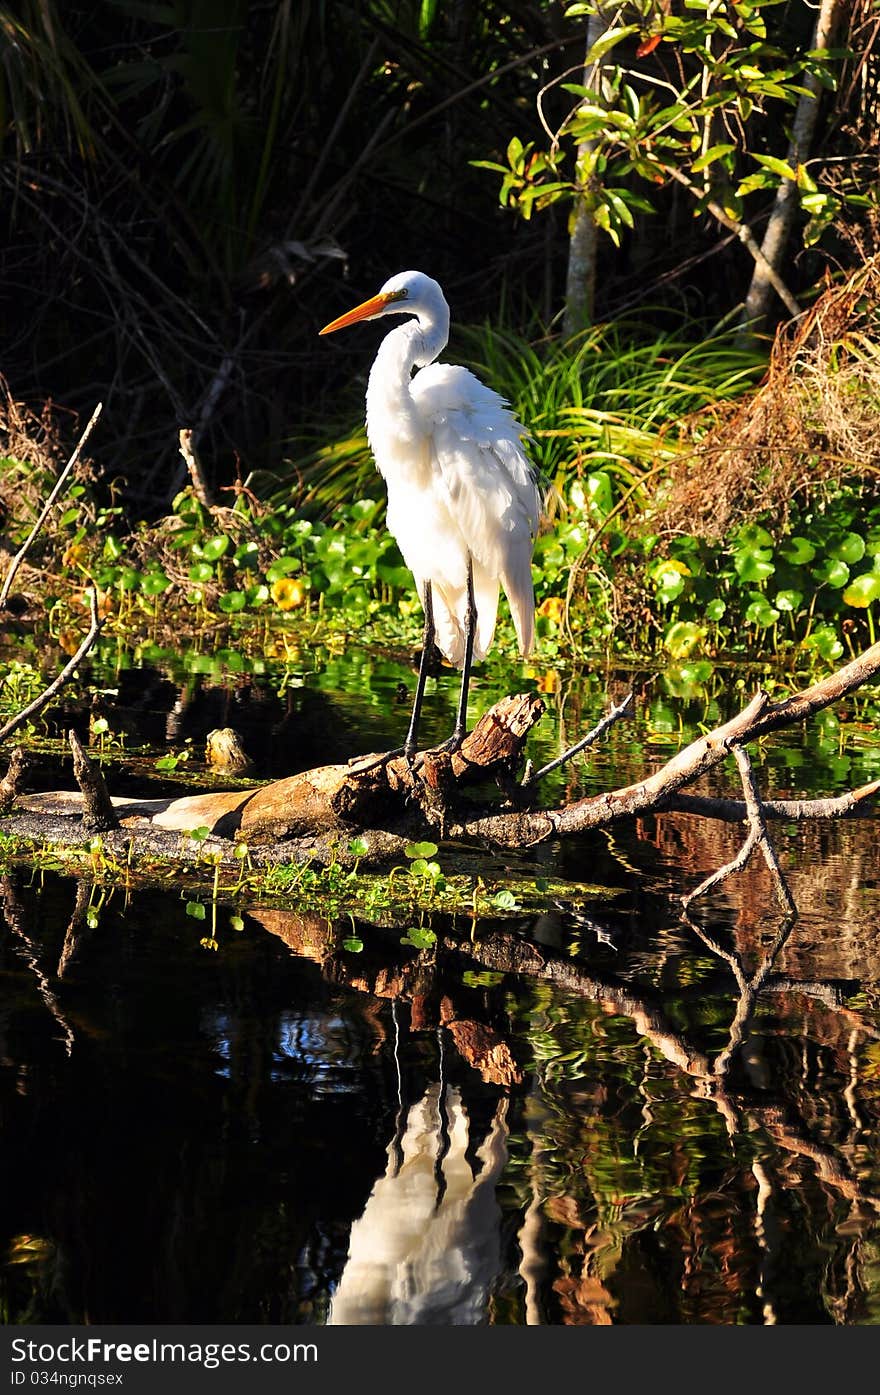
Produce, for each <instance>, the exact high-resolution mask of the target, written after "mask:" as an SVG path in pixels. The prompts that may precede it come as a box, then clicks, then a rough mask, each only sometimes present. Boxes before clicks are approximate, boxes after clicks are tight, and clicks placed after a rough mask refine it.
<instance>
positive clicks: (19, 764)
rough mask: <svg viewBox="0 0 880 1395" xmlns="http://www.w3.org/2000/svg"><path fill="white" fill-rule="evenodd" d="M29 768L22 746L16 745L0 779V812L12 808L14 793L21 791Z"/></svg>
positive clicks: (3, 812) (28, 761)
mask: <svg viewBox="0 0 880 1395" xmlns="http://www.w3.org/2000/svg"><path fill="white" fill-rule="evenodd" d="M29 769H30V759H29V757H28V756H27V754H26V752H25V750H24V747H22V746H16V747H15V749H14V750H13V752H12V755H11V756H10V757H9V766H8V768H7V771H6V774H5V775H4V776H3V779H2V780H0V814H5V813H7V812H8V811H9V810H10V809H11V808H12V806H13V804H14V803H15V799H16V795H18V794H20V793H21V790H22V788H23V786H24V779H25V776H26V775H27V773H28V770H29Z"/></svg>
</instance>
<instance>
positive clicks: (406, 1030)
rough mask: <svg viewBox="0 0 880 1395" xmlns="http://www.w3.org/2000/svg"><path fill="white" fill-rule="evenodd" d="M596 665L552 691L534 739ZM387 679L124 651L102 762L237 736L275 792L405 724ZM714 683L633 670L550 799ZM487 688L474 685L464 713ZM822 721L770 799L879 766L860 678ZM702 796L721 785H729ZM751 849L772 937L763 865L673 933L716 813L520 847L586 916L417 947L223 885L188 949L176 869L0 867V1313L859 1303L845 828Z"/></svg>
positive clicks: (733, 832) (875, 1183) (859, 979)
mask: <svg viewBox="0 0 880 1395" xmlns="http://www.w3.org/2000/svg"><path fill="white" fill-rule="evenodd" d="M536 677H537V678H538V679H539V680H540V679H541V675H540V674H537V675H533V676H532V681H535V678H536ZM503 680H504V675H503V674H502V675H500V677H499V679H498V685H496V686H497V691H498V692H501V691H503V690H504V689H503V687H502V686H500V685H501V684H503ZM628 681H629V676H627V675H606V674H593V675H580V676H579V677H578V678H577V681H573V682H572V683H571V684H570V685H568V686H567V685H566V684H565V683H563V684H562V685H561V686H560V687H559V688H557V690H556V691H555V692H552V691H551V692H550V693H548V697H547V702H548V708H549V711H548V716H547V718H545V721H544V723H543V724H542V726H543V727H544V728H545V730H544V732H543V733H542V734H539V735H538V736H537V737H536V739H535V741H534V745H535V751H536V758H537V759H538V760H542V759H546V758H548V757H549V756H550V755H552V754H554V753H555V751H556V750H557V749H558V746H559V743H560V741H562V740H564V739H573V738H574V737H576V736H577V734H578V732H579V730H583V729H584V727H585V726H587V725H589V723H590V722H591V721H592V720H594V719H595V717H596V716H598V715H599V714H600V713H601V711H602V710H603V707H604V705H605V702H606V693H608V692H612V693H613V694H614V695H615V696H619V695H620V694H621V693H622V691H623V690H624V687H625V685H626V683H627V682H628ZM637 681H638V680H637ZM401 682H403V683H405V684H409V683H410V673H409V671H408V670H407V668H406V667H405V666H401V665H400V664H399V663H397V662H395V661H394V660H393V659H392V658H388V659H387V660H367V659H365V658H363V657H354V656H353V657H352V658H351V659H350V660H348V661H346V660H344V659H343V658H341V657H338V656H336V657H334V656H333V655H332V654H325V655H323V656H321V658H320V661H316V660H315V656H314V655H311V656H306V658H305V659H303V661H302V664H301V665H300V666H299V667H297V666H296V665H290V664H288V666H287V668H286V670H285V683H284V685H283V686H282V691H281V692H280V693H279V691H278V684H277V682H274V681H273V680H272V675H271V674H269V673H267V674H266V675H260V674H257V675H254V674H253V673H231V674H230V673H229V672H225V673H224V672H222V671H220V672H213V673H212V672H210V671H207V672H205V673H203V674H201V675H197V674H196V675H194V674H193V673H192V671H187V666H186V664H185V663H182V664H181V665H180V666H179V667H178V669H177V670H175V669H174V668H173V666H171V667H169V668H168V669H167V670H165V671H163V672H159V671H156V670H150V671H147V670H144V669H140V668H125V669H123V668H120V670H119V671H118V672H117V673H116V674H115V675H113V677H112V680H108V683H107V691H108V697H107V708H108V711H109V712H110V715H111V726H112V727H113V728H114V729H115V730H117V731H122V730H124V729H126V727H127V728H128V731H129V736H128V738H127V740H128V743H129V746H131V745H132V744H133V741H134V737H133V735H132V734H133V733H135V732H136V733H138V735H139V737H140V739H142V740H143V739H146V740H148V741H149V742H151V743H152V746H153V748H154V749H156V750H158V749H160V748H162V746H163V744H164V743H165V741H166V740H170V746H171V748H172V749H176V750H180V749H182V748H184V746H185V743H186V741H187V739H189V741H190V743H191V749H192V753H193V754H192V756H191V768H192V769H195V768H196V766H197V765H198V755H199V751H200V749H201V744H202V742H203V739H204V735H205V733H206V731H207V730H209V729H211V728H212V727H214V726H218V725H233V726H237V727H239V728H240V730H241V731H242V733H243V734H244V736H245V739H246V744H248V743H249V745H250V748H251V750H252V752H253V754H254V756H255V758H256V759H257V762H258V766H259V767H260V773H261V774H267V773H278V774H286V773H288V771H289V770H291V769H296V768H302V767H303V766H305V765H307V764H316V763H318V762H319V761H323V760H331V759H338V758H341V757H343V756H344V755H349V754H351V753H352V752H353V751H355V750H357V749H371V748H372V749H379V748H381V747H382V746H385V745H388V744H390V743H391V742H392V741H394V740H395V739H398V734H399V731H400V729H401V727H402V726H405V721H406V709H405V706H404V705H403V704H401V703H398V702H397V696H398V694H397V689H398V685H399V684H400V683H401ZM548 686H549V685H548ZM727 686H728V685H727V684H721V685H719V693H721V694H722V696H717V695H716V696H715V697H713V696H712V695H711V694H709V695H706V694H705V693H701V692H699V691H696V692H686V693H685V694H684V695H682V694H681V693H676V692H674V691H670V689H669V685H668V684H667V685H666V686H665V687H664V682H663V680H661V679H657V680H654V681H652V682H651V683H650V684H649V685H648V686H646V687H644V686H643V687H642V690H641V691H642V698H641V700H640V703H639V708H638V713H637V716H636V718H635V720H634V721H632V722H630V723H628V724H621V725H620V726H619V727H617V728H615V730H614V732H613V733H612V735H611V737H610V738H609V739H608V740H607V741H606V742H605V743H604V744H603V746H602V749H601V751H600V752H598V753H597V755H596V756H595V757H594V758H592V759H591V760H590V761H589V762H585V763H582V764H579V765H578V766H577V767H576V768H575V769H574V770H573V771H569V772H566V773H563V774H562V775H560V776H559V777H557V778H556V783H555V784H554V785H553V786H552V788H550V789H549V790H548V793H547V797H548V799H550V800H552V801H556V800H562V799H563V798H565V797H571V796H572V795H577V794H580V793H584V792H588V791H590V790H593V789H599V788H604V787H609V786H611V785H618V784H623V783H625V782H626V781H627V780H629V779H631V778H633V777H634V776H635V775H636V774H638V773H640V772H641V773H643V772H644V771H645V770H646V769H654V768H657V767H658V766H659V764H661V763H662V761H663V760H665V759H666V758H668V756H669V755H670V754H672V752H673V751H674V750H675V749H676V748H677V746H678V744H679V743H680V742H681V740H682V739H688V738H689V737H690V736H691V735H694V734H696V730H697V725H698V724H699V723H705V722H708V723H709V724H713V723H714V722H716V721H718V720H720V719H721V717H722V716H723V715H726V711H725V706H724V704H725V701H726V699H725V698H724V697H723V692H724V691H725V689H726V688H727ZM748 691H750V689H749V690H748ZM748 691H747V692H746V697H747V696H748ZM495 692H496V687H494V686H493V679H492V677H491V674H490V676H489V677H488V678H487V679H484V681H483V683H482V685H481V686H478V687H477V688H476V689H475V694H474V708H473V709H472V710H473V711H478V710H480V709H481V708H482V707H483V706H485V705H486V704H487V703H488V701H489V700H490V699H491V698H492V697H493V696H494V695H495ZM452 701H453V695H452V694H451V695H450V699H449V702H448V704H447V705H446V706H445V707H443V708H441V707H440V706H439V704H438V703H437V701H436V700H434V699H432V701H431V711H430V712H429V713H428V717H427V720H428V722H429V723H433V724H434V726H435V727H436V732H430V731H429V732H426V735H435V734H436V735H437V736H441V735H445V734H446V733H445V730H443V729H442V728H443V727H444V724H445V722H446V719H447V716H448V715H450V714H451V712H452ZM838 715H842V716H843V718H844V719H845V720H844V722H843V724H842V725H837V724H836V723H835V720H834V719H826V720H825V721H824V722H822V723H817V724H815V725H814V727H813V728H812V729H811V731H810V732H809V733H807V734H805V733H802V732H797V733H792V734H789V735H788V736H786V737H784V738H783V737H780V738H779V739H778V740H776V741H774V742H772V743H767V744H766V747H765V749H764V751H763V752H762V753H761V755H760V756H759V759H758V767H757V769H758V777H759V780H760V782H761V784H762V787H763V788H764V789H765V790H768V791H772V792H773V793H781V792H785V793H791V794H806V793H821V794H828V793H834V792H836V791H838V790H841V789H844V788H847V787H850V786H854V785H857V784H859V783H861V782H863V781H865V780H867V779H869V778H873V777H874V776H876V774H877V765H878V763H880V746H878V744H877V741H876V735H875V732H874V726H873V709H872V708H871V707H870V704H869V703H868V701H867V699H860V700H859V701H853V702H852V703H851V704H850V705H849V706H848V707H847V708H846V709H845V710H843V711H842V712H841V713H840V714H838ZM51 773H52V772H50V771H49V769H48V768H45V769H43V770H42V771H40V772H39V775H40V778H41V780H42V782H43V783H44V784H45V783H48V782H49V781H50V776H51ZM55 778H56V780H57V772H55ZM119 779H120V781H121V780H123V779H124V776H123V775H122V772H121V771H120V772H119ZM68 783H69V782H68ZM112 786H113V781H112V779H111V787H112ZM711 787H712V788H713V789H718V790H722V789H723V790H726V791H729V792H731V793H738V789H737V783H736V772H735V768H734V767H733V766H732V765H731V767H730V768H725V770H724V771H723V773H719V774H718V775H716V776H715V777H714V778H713V781H712V785H711ZM774 831H775V833H776V835H777V839H778V846H779V851H780V855H781V857H782V859H783V862H784V865H785V867H786V871H787V872H788V873H789V875H790V880H791V885H792V889H793V891H794V894H795V897H796V899H797V901H798V905H799V909H800V912H801V915H800V919H799V920H798V921H797V923H796V924H794V926H791V927H788V926H786V924H785V923H784V922H783V919H782V916H781V913H780V911H779V909H778V907H777V905H776V902H775V900H774V897H773V893H772V889H771V886H770V882H769V879H768V877H767V874H766V871H765V869H764V868H763V866H762V865H759V864H757V863H752V864H750V866H749V867H748V868H747V869H746V871H745V872H743V873H741V874H740V875H739V876H738V877H737V878H736V879H735V880H733V881H729V882H727V883H726V884H725V885H724V887H723V888H721V889H720V890H718V891H717V892H715V893H714V894H713V895H712V896H710V897H708V898H706V900H705V902H704V903H697V904H696V905H695V906H694V909H693V913H692V915H693V921H692V923H689V922H687V921H685V920H683V919H682V916H681V911H680V905H679V901H678V898H679V897H680V896H681V894H682V893H683V892H685V891H687V890H689V889H690V888H691V887H693V886H694V885H695V884H696V882H697V881H698V880H699V879H700V878H701V877H702V876H704V875H705V874H707V873H708V872H710V871H711V870H713V868H715V867H717V866H718V865H720V864H721V863H722V862H724V861H726V860H728V859H729V858H730V857H732V856H733V855H734V853H735V852H736V850H737V848H738V846H739V843H740V841H741V838H742V834H741V831H740V830H738V829H735V828H731V827H728V826H724V825H717V826H716V825H713V824H709V823H707V822H705V821H698V820H696V819H693V818H687V817H684V816H677V817H676V816H672V815H666V816H663V817H655V818H646V819H642V820H640V821H638V822H637V823H634V824H633V825H631V826H626V827H621V828H620V829H614V830H612V831H610V832H608V833H605V834H599V835H595V836H592V837H590V838H584V839H582V840H578V841H577V842H571V843H567V844H566V845H565V846H564V847H563V848H555V849H554V848H548V849H542V850H541V852H540V858H539V861H540V870H541V871H543V873H544V874H545V875H548V876H549V875H554V876H560V877H564V878H569V879H571V880H573V881H578V882H590V883H593V884H595V885H596V887H597V888H601V889H602V890H597V892H596V895H595V897H594V898H592V899H591V900H590V902H589V904H588V906H586V907H585V905H584V904H583V903H578V905H577V906H576V907H575V906H572V904H571V903H570V901H569V900H568V899H567V898H566V897H564V896H560V897H559V898H557V902H558V904H556V905H554V906H551V907H550V908H549V910H546V911H545V912H543V913H542V914H541V915H539V916H536V915H531V916H527V915H524V914H516V913H514V914H512V915H510V916H507V917H505V918H503V919H502V918H499V919H498V920H495V921H486V920H483V921H481V922H478V923H477V924H475V925H474V924H472V923H471V921H470V919H469V918H468V917H467V916H466V915H462V916H460V917H458V918H456V919H452V918H448V917H445V918H444V917H440V916H437V917H435V918H433V920H432V921H431V924H432V926H433V928H434V929H435V931H436V933H437V936H438V941H437V945H436V947H435V948H434V949H432V950H429V951H424V952H422V953H419V952H418V951H417V950H415V949H413V948H412V947H411V946H405V945H401V943H400V938H401V931H400V929H399V928H398V929H396V930H395V929H393V928H390V927H385V928H382V927H381V926H378V925H365V924H358V925H357V926H355V927H353V926H352V924H351V922H350V921H349V920H348V919H345V920H344V921H343V922H342V923H340V924H337V923H334V922H332V921H328V920H327V919H326V917H325V916H323V915H321V914H320V913H319V912H318V910H317V908H316V909H315V911H313V912H306V913H302V912H300V913H294V912H292V911H289V910H288V911H286V910H284V909H282V908H279V906H278V905H277V904H275V905H270V904H269V903H266V904H264V905H262V906H261V905H258V904H253V905H249V906H244V907H242V906H241V905H238V906H237V907H236V908H235V909H236V911H237V912H238V913H239V914H240V915H241V917H242V920H243V922H244V924H243V928H240V929H236V928H233V925H232V924H231V923H230V919H229V910H230V908H228V907H226V906H223V905H221V906H220V908H219V915H218V921H217V928H216V941H217V948H216V949H213V948H207V947H205V945H204V944H203V943H202V941H203V940H204V939H205V937H206V927H205V925H204V923H199V922H198V921H195V920H194V919H193V918H192V917H191V916H190V915H188V914H187V910H186V904H185V903H186V899H187V898H186V895H182V894H180V893H179V892H177V891H175V890H174V889H169V890H167V891H156V890H149V891H147V890H140V891H132V892H128V893H126V892H125V891H123V890H121V889H117V890H114V891H106V890H102V889H100V888H96V887H93V886H91V885H90V883H89V881H88V879H87V878H86V879H84V880H80V881H76V880H75V879H73V878H71V877H69V876H61V875H55V874H48V873H45V874H34V873H32V872H31V871H30V870H24V869H22V868H11V869H10V870H8V871H7V873H6V874H5V876H4V878H3V880H2V887H0V893H2V918H0V928H2V941H0V972H2V995H0V1133H2V1137H0V1147H2V1157H3V1168H4V1184H3V1186H2V1188H0V1248H2V1253H3V1257H4V1262H3V1267H2V1270H0V1297H2V1304H3V1317H4V1321H6V1322H19V1323H41V1322H63V1323H67V1322H71V1323H83V1322H88V1323H106V1322H126V1323H131V1322H160V1321H161V1322H170V1323H185V1322H218V1323H253V1322H257V1323H325V1322H333V1321H338V1322H345V1323H353V1322H356V1323H374V1324H391V1323H413V1322H433V1323H441V1324H451V1323H462V1324H469V1323H493V1324H526V1323H545V1324H555V1325H559V1324H583V1325H589V1324H606V1323H615V1324H643V1323H673V1324H689V1323H715V1324H765V1323H780V1324H782V1323H808V1324H828V1325H830V1324H869V1323H873V1322H876V1321H878V1320H880V1151H878V1134H880V947H878V945H880V942H878V934H877V925H878V909H880V906H878V898H880V892H878V880H880V870H878V856H877V854H878V837H877V825H876V822H875V821H873V820H870V819H869V820H860V821H858V822H855V821H853V822H850V823H835V824H831V823H823V824H816V825H807V826H803V827H800V828H794V827H783V828H779V829H776V830H774ZM441 862H443V863H444V866H445V867H446V868H448V870H449V871H452V870H456V868H455V865H454V864H455V855H454V854H451V853H448V852H447V853H445V854H441ZM526 866H527V864H526V862H525V860H524V859H520V860H518V861H516V862H511V863H510V864H509V865H508V871H509V872H510V873H511V874H512V876H513V877H514V881H513V882H512V885H514V887H515V885H516V880H515V879H516V876H517V875H519V874H520V873H523V872H524V871H525V868H526ZM503 870H504V868H503V866H502V865H501V864H496V865H495V868H494V871H495V874H496V875H497V874H498V873H500V872H501V871H503ZM353 929H354V930H356V931H357V934H358V936H359V938H360V939H361V940H362V941H363V944H364V948H363V951H362V952H360V953H357V954H356V953H352V952H350V951H348V950H346V949H345V948H344V947H343V941H344V940H345V939H346V938H348V937H350V936H351V935H352V932H353Z"/></svg>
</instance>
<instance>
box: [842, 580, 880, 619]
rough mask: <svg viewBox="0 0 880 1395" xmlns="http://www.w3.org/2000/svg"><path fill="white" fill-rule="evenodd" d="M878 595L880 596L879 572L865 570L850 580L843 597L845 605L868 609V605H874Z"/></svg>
mask: <svg viewBox="0 0 880 1395" xmlns="http://www.w3.org/2000/svg"><path fill="white" fill-rule="evenodd" d="M878 597H880V575H878V574H877V572H865V573H863V575H862V576H857V577H855V578H854V579H853V581H851V582H850V584H849V586H847V588H846V590H845V591H844V593H843V597H842V599H843V602H844V605H851V606H855V607H856V609H858V610H867V608H868V606H869V605H873V603H874V601H876V600H877V598H878Z"/></svg>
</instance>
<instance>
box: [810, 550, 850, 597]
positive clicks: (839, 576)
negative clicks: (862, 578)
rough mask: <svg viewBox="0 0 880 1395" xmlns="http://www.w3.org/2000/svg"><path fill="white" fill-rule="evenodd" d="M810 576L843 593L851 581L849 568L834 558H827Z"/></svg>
mask: <svg viewBox="0 0 880 1395" xmlns="http://www.w3.org/2000/svg"><path fill="white" fill-rule="evenodd" d="M810 574H811V575H812V576H814V577H815V578H816V580H817V581H821V582H822V583H824V585H826V586H831V587H832V588H833V589H834V590H835V591H842V590H843V588H844V586H845V585H846V583H847V582H848V581H849V567H848V566H847V565H846V563H845V562H842V561H839V560H838V559H837V558H834V557H827V558H826V559H825V561H824V562H821V563H820V564H819V566H818V567H813V568H812V569H811V573H810Z"/></svg>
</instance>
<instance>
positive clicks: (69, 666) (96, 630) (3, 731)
mask: <svg viewBox="0 0 880 1395" xmlns="http://www.w3.org/2000/svg"><path fill="white" fill-rule="evenodd" d="M88 597H89V610H90V612H91V624H90V625H89V629H88V633H87V634H86V635H85V637H84V638H83V641H82V643H81V644H80V646H79V648H78V649H77V651H76V653H75V654H74V655H73V658H72V659H69V660H68V662H67V663H66V664H65V665H64V668H63V669H62V670H61V672H60V673H59V674H58V676H57V678H53V680H52V682H51V683H50V684H49V685H48V686H47V687H46V688H44V689H43V691H42V692H41V693H40V694H39V695H38V696H37V697H35V698H34V700H33V702H29V703H28V705H27V707H23V708H22V710H21V711H20V712H19V713H17V714H16V716H14V717H12V718H11V719H10V720H9V721H8V722H7V723H6V725H5V727H0V741H5V740H6V738H7V737H8V736H11V735H12V733H13V732H14V731H18V728H19V727H21V726H24V724H25V722H27V721H29V720H30V718H31V717H35V716H36V715H37V713H38V712H42V710H43V708H44V707H46V706H48V704H49V703H50V702H51V701H52V699H53V698H54V697H55V696H56V695H57V694H58V693H60V691H61V689H62V688H63V687H64V685H65V683H66V682H67V680H68V679H69V678H70V677H71V675H72V674H73V673H75V672H76V669H77V667H78V665H79V664H81V663H82V661H83V659H84V658H85V656H86V654H88V652H89V650H90V649H91V647H92V645H93V644H94V643H95V640H96V639H97V638H98V635H99V634H100V633H101V619H100V616H99V615H98V597H97V593H96V591H95V588H94V586H91V587H89V591H88Z"/></svg>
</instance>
